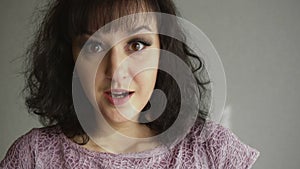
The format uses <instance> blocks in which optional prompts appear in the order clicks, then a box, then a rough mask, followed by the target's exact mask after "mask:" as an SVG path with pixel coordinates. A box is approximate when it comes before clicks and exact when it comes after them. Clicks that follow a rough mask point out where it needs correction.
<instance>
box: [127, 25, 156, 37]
mask: <svg viewBox="0 0 300 169" xmlns="http://www.w3.org/2000/svg"><path fill="white" fill-rule="evenodd" d="M143 29H146V30H148V31H150V32H152V29H151V28H150V27H149V26H148V25H142V26H139V27H137V28H134V29H131V30H129V31H127V33H128V34H129V35H131V34H134V33H136V32H139V31H141V30H143Z"/></svg>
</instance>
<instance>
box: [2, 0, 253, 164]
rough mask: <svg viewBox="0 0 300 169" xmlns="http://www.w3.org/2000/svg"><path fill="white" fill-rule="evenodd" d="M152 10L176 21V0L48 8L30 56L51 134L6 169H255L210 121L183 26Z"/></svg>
mask: <svg viewBox="0 0 300 169" xmlns="http://www.w3.org/2000/svg"><path fill="white" fill-rule="evenodd" d="M153 12H157V13H165V14H170V15H173V16H174V15H176V14H177V13H176V8H175V6H174V4H173V2H172V1H171V0H164V1H159V0H139V1H138V0H114V1H112V0H91V1H84V0H72V1H71V0H64V1H58V0H57V1H53V2H51V3H50V5H49V9H48V10H47V12H46V14H45V17H44V18H43V21H42V22H41V24H40V28H39V29H38V31H37V33H36V37H35V41H34V43H33V44H32V45H31V46H30V47H29V50H28V53H27V54H28V69H27V71H26V77H27V86H26V88H25V92H27V93H28V95H27V97H26V105H27V107H28V109H29V111H30V112H33V113H35V114H37V115H38V116H39V117H40V119H41V122H42V123H43V124H44V125H45V126H46V127H44V128H40V129H33V130H31V131H30V132H28V133H27V134H25V135H24V136H22V137H20V138H19V139H18V140H16V141H15V143H14V144H13V145H12V146H11V148H10V149H9V151H8V152H7V155H6V157H5V158H4V159H3V161H1V164H0V166H1V168H250V167H251V166H252V164H253V163H254V162H255V160H256V158H257V157H258V152H257V151H256V150H254V149H252V148H250V147H249V146H247V145H245V144H243V143H241V142H240V141H239V140H238V139H237V137H236V136H234V135H233V134H232V133H231V132H230V131H229V130H227V129H225V128H223V127H222V126H219V125H217V124H215V123H213V122H209V121H206V118H207V116H208V108H207V107H208V105H206V104H204V103H205V100H204V98H205V96H207V94H206V93H207V92H208V91H209V90H207V85H208V84H209V81H207V80H205V79H206V78H205V77H206V76H205V75H206V73H205V69H204V65H203V62H202V60H201V59H200V58H199V57H198V56H197V55H196V54H194V53H193V52H192V50H191V49H190V48H189V47H188V46H187V45H186V44H185V43H184V39H185V38H184V35H183V32H182V31H181V29H180V26H179V24H178V23H177V21H176V20H175V19H173V18H168V17H167V18H165V17H163V14H162V15H160V14H158V15H157V14H156V13H155V14H154V15H153ZM145 13H146V17H145V16H144V14H145ZM147 13H148V14H150V15H148V14H147ZM135 14H137V15H135ZM127 16H129V17H127ZM124 17H125V19H124ZM119 18H122V19H120V20H117V21H116V22H115V20H116V19H119ZM111 22H112V24H111ZM169 28H172V29H169ZM166 30H167V31H170V32H173V34H177V35H178V36H179V37H180V38H179V39H176V38H172V37H170V36H166V35H165V34H164V33H162V32H166ZM170 53H172V54H174V55H175V56H174V55H172V54H170ZM166 58H167V59H166ZM178 58H179V59H178ZM168 59H169V60H168ZM177 60H178V61H177ZM172 61H175V63H174V64H173V62H172ZM181 61H183V63H184V65H185V66H186V67H187V68H188V69H189V72H190V74H188V73H189V72H186V74H184V75H187V76H184V75H182V76H181V74H180V73H182V72H184V70H185V69H184V66H179V67H178V66H177V65H178V64H181ZM166 63H167V64H166ZM166 65H167V66H166ZM172 66H174V67H175V68H176V69H177V70H179V71H176V70H175V71H174V72H173V73H170V72H168V71H169V69H170V67H172ZM171 72H172V71H171ZM177 75H178V76H180V77H182V78H181V80H179V81H178V79H180V78H178V76H177ZM193 79H195V80H194V81H193ZM181 82H183V83H181ZM195 84H196V85H195ZM182 86H184V88H183V87H182ZM195 86H196V87H195ZM154 89H159V90H160V91H163V93H164V94H163V95H160V94H158V95H156V94H155V92H153V90H154ZM186 90H188V92H186ZM156 96H157V97H156ZM153 98H154V99H153ZM164 100H167V101H166V102H164V103H163V101H164ZM187 100H188V101H187ZM199 104H200V106H199ZM159 105H160V106H159ZM157 107H159V108H162V110H160V109H159V108H157ZM182 112H183V113H184V115H182ZM192 112H193V113H196V114H193V113H192ZM178 121H179V122H178ZM174 126H175V127H174ZM174 128H175V129H174ZM204 128H205V130H203V129H204Z"/></svg>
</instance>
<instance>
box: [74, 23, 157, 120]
mask: <svg viewBox="0 0 300 169" xmlns="http://www.w3.org/2000/svg"><path fill="white" fill-rule="evenodd" d="M154 32H157V28H156V24H148V25H139V26H135V27H134V28H131V29H130V30H123V29H122V30H118V31H116V32H106V33H100V32H99V33H98V32H96V33H95V34H93V35H91V34H89V33H86V34H83V35H80V36H77V37H75V38H74V39H73V42H72V50H73V56H74V59H75V60H76V61H77V62H79V63H76V64H77V69H80V70H77V69H76V71H77V72H78V75H79V77H80V81H81V83H82V86H83V88H84V90H85V93H86V94H87V96H88V98H89V100H90V101H91V100H92V99H93V100H94V101H95V103H96V106H98V108H99V110H100V111H101V113H102V115H103V116H104V118H105V119H106V120H108V121H109V122H110V123H122V122H127V121H129V120H133V121H137V119H138V116H139V113H140V112H141V110H142V109H143V108H144V106H145V105H146V104H147V102H148V100H149V99H150V96H151V94H152V92H153V89H154V85H155V82H156V77H157V68H158V62H159V53H160V52H159V48H160V44H159V36H158V35H157V34H155V33H154ZM116 42H117V43H116ZM93 83H94V84H93ZM94 106H95V105H94Z"/></svg>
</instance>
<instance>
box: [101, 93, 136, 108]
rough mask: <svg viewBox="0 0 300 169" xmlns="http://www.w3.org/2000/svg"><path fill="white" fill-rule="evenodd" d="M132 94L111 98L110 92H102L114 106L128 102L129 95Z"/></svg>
mask: <svg viewBox="0 0 300 169" xmlns="http://www.w3.org/2000/svg"><path fill="white" fill-rule="evenodd" d="M132 95H133V93H131V94H129V95H127V96H126V97H122V98H113V97H112V96H111V95H110V94H108V93H104V96H105V98H106V99H107V100H108V102H109V103H111V104H113V105H115V106H120V105H123V104H125V103H126V102H128V100H129V99H130V97H131V96H132Z"/></svg>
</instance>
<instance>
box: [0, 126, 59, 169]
mask: <svg viewBox="0 0 300 169" xmlns="http://www.w3.org/2000/svg"><path fill="white" fill-rule="evenodd" d="M60 133H61V130H60V128H59V127H58V126H51V127H43V128H34V129H31V130H30V131H29V132H27V133H26V134H24V135H22V136H21V137H19V138H18V139H17V140H16V141H14V143H13V144H12V145H11V147H10V148H9V149H8V151H7V153H6V155H5V158H4V159H3V160H2V161H1V163H0V168H34V166H35V161H36V159H37V155H38V154H39V152H38V151H40V149H41V148H42V147H49V146H48V145H49V144H50V143H51V142H52V140H55V138H58V137H59V134H60Z"/></svg>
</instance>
